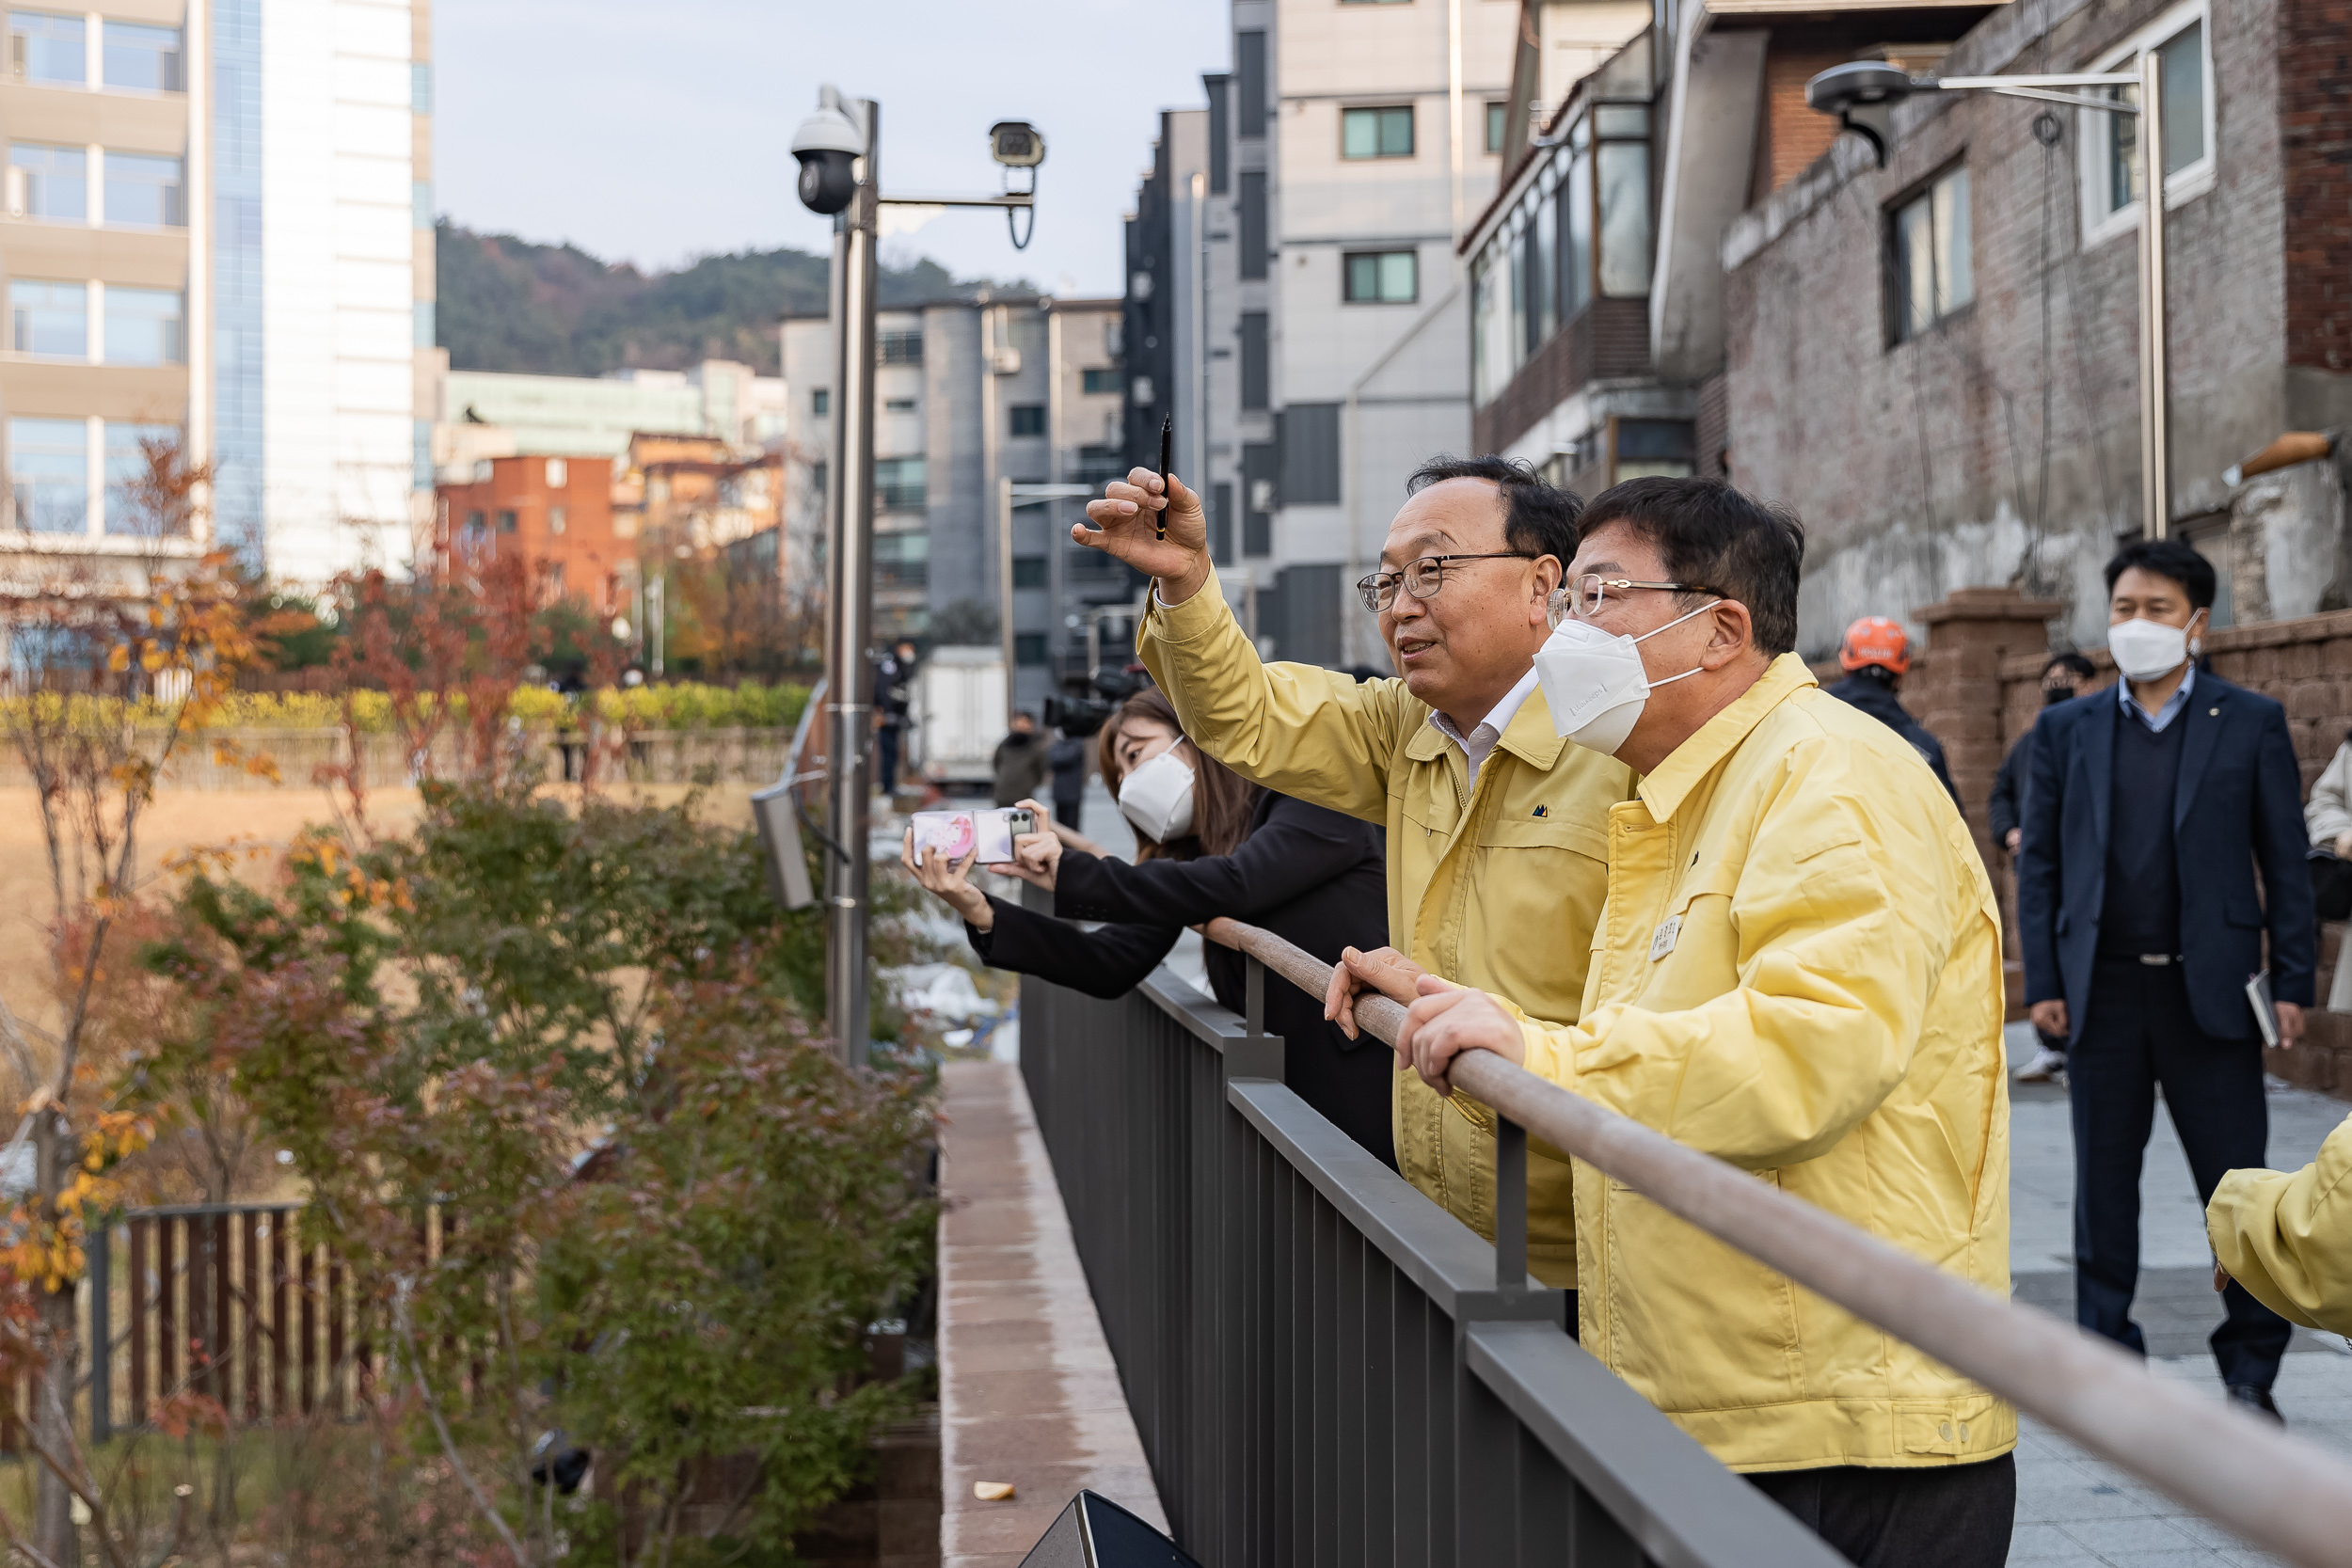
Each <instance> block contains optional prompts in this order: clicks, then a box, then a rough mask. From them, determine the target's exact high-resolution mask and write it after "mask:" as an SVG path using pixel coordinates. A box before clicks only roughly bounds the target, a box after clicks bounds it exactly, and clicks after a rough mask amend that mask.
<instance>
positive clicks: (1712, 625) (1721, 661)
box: [1699, 599, 1756, 670]
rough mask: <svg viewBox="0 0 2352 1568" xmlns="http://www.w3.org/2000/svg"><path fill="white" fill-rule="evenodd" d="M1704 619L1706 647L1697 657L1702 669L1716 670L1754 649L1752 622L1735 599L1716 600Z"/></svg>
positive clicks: (1754, 640) (1754, 625)
mask: <svg viewBox="0 0 2352 1568" xmlns="http://www.w3.org/2000/svg"><path fill="white" fill-rule="evenodd" d="M1710 608H1711V609H1712V610H1713V613H1712V614H1710V615H1709V616H1708V619H1707V626H1708V638H1707V647H1706V649H1705V650H1704V651H1703V652H1701V654H1700V655H1699V664H1700V667H1701V668H1703V669H1708V670H1720V669H1722V668H1723V667H1724V665H1726V664H1730V663H1732V662H1734V661H1735V660H1737V659H1738V658H1740V656H1741V655H1743V654H1745V653H1746V652H1747V651H1748V650H1749V649H1751V648H1753V647H1755V646H1756V623H1755V622H1754V621H1752V620H1751V619H1749V617H1748V607H1747V606H1746V605H1743V604H1741V603H1740V601H1739V600H1737V599H1719V600H1717V601H1716V602H1715V603H1714V605H1713V606H1712V607H1710Z"/></svg>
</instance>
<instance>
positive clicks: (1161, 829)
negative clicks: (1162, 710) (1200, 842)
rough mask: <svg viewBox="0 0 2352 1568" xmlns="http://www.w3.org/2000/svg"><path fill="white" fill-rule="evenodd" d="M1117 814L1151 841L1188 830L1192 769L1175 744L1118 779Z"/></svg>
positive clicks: (1190, 830) (1177, 835)
mask: <svg viewBox="0 0 2352 1568" xmlns="http://www.w3.org/2000/svg"><path fill="white" fill-rule="evenodd" d="M1119 815H1120V816H1123V817H1125V818H1126V819H1127V820H1128V822H1129V823H1130V824H1131V825H1132V826H1133V827H1134V828H1135V830H1136V832H1139V833H1141V834H1142V835H1143V836H1144V837H1146V838H1148V839H1150V840H1151V841H1152V843H1154V844H1166V843H1168V841H1169V840H1170V839H1178V838H1182V837H1184V835H1185V834H1186V833H1188V832H1192V768H1191V765H1189V764H1188V763H1186V762H1185V761H1184V758H1183V757H1181V756H1178V755H1177V754H1176V748H1175V747H1173V746H1170V747H1169V748H1168V750H1167V751H1165V752H1161V753H1160V754H1159V755H1158V756H1155V757H1153V758H1152V760H1151V761H1150V762H1146V763H1139V764H1137V765H1136V769H1135V771H1133V772H1132V773H1129V774H1128V775H1127V776H1126V777H1125V778H1123V779H1121V780H1120V781H1119Z"/></svg>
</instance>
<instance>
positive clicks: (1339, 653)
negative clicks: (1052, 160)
mask: <svg viewBox="0 0 2352 1568" xmlns="http://www.w3.org/2000/svg"><path fill="white" fill-rule="evenodd" d="M1523 13H1524V14H1523ZM1649 15H1650V7H1649V6H1648V5H1647V4H1645V3H1642V0H1630V3H1629V0H1571V3H1565V4H1530V5H1526V6H1524V7H1523V6H1522V5H1521V4H1519V3H1518V0H1338V3H1336V4H1334V3H1333V0H1234V5H1233V8H1232V18H1233V23H1232V24H1233V54H1232V71H1230V73H1225V74H1219V75H1212V76H1208V77H1204V78H1203V85H1204V87H1206V89H1207V94H1208V100H1209V106H1208V109H1207V112H1206V114H1205V116H1204V117H1203V119H1204V125H1203V134H1201V135H1200V136H1199V137H1198V138H1197V144H1196V138H1195V137H1194V136H1193V135H1191V134H1190V133H1189V130H1188V127H1187V126H1186V125H1185V123H1184V119H1185V117H1184V116H1183V115H1169V116H1167V117H1164V119H1163V124H1162V134H1161V137H1160V149H1159V151H1158V155H1157V156H1156V158H1155V161H1154V166H1153V169H1152V175H1151V176H1150V177H1148V178H1147V181H1146V183H1145V187H1144V189H1143V191H1142V192H1140V193H1139V194H1138V197H1137V200H1136V217H1135V219H1134V220H1133V221H1132V222H1131V226H1130V230H1129V268H1128V274H1129V276H1128V303H1129V307H1130V321H1129V325H1128V334H1129V338H1130V342H1131V353H1130V357H1131V360H1132V359H1134V358H1135V357H1136V351H1135V348H1134V341H1135V340H1136V336H1137V333H1138V330H1139V328H1140V330H1141V334H1142V337H1143V338H1144V339H1145V340H1147V341H1148V340H1150V339H1152V338H1162V337H1164V338H1165V340H1166V341H1167V343H1168V345H1170V350H1172V354H1173V356H1174V357H1173V359H1172V361H1171V362H1170V363H1169V364H1168V367H1167V368H1165V369H1164V370H1163V371H1162V372H1161V373H1160V374H1157V375H1146V376H1136V377H1131V380H1130V383H1129V392H1130V398H1131V402H1132V404H1134V406H1132V407H1131V411H1130V417H1129V421H1128V434H1129V449H1128V456H1129V457H1130V459H1131V460H1134V459H1138V458H1139V456H1140V454H1141V452H1142V451H1144V450H1145V443H1147V442H1156V439H1157V432H1158V430H1159V424H1160V420H1161V418H1162V417H1163V416H1164V414H1165V412H1167V411H1168V409H1170V408H1173V409H1174V411H1175V412H1176V415H1177V421H1178V424H1179V426H1180V427H1182V426H1183V425H1184V423H1185V422H1186V419H1187V416H1188V414H1189V416H1190V418H1191V419H1192V420H1194V421H1195V422H1202V423H1205V425H1206V427H1207V429H1206V442H1205V445H1206V453H1205V461H1204V466H1203V467H1202V469H1201V476H1202V478H1203V481H1204V483H1203V485H1202V494H1203V495H1204V496H1205V497H1206V498H1207V499H1209V502H1210V528H1211V543H1212V546H1213V547H1214V548H1215V550H1216V555H1217V560H1218V562H1219V568H1220V577H1221V578H1223V580H1224V583H1225V586H1226V590H1227V592H1228V594H1230V595H1231V596H1232V598H1233V599H1234V601H1235V606H1236V610H1237V611H1238V612H1240V613H1242V614H1243V615H1244V616H1245V618H1246V620H1248V622H1249V624H1251V626H1252V627H1253V629H1254V630H1255V632H1256V633H1257V635H1258V636H1259V638H1260V640H1261V641H1262V642H1263V644H1265V645H1266V646H1267V647H1269V648H1270V649H1271V650H1272V651H1273V653H1274V654H1275V655H1276V656H1277V657H1283V658H1296V659H1306V660H1311V661H1317V662H1323V663H1329V664H1353V663H1371V664H1375V665H1378V664H1380V663H1381V662H1382V660H1383V655H1382V652H1381V649H1380V647H1379V644H1378V641H1377V635H1376V631H1375V628H1374V626H1373V624H1372V621H1371V619H1370V618H1369V617H1367V616H1365V615H1363V614H1362V612H1361V610H1360V609H1359V608H1358V607H1356V606H1355V604H1354V601H1353V599H1352V597H1351V596H1350V594H1349V590H1348V587H1347V584H1348V583H1349V582H1351V581H1352V580H1353V579H1354V578H1357V577H1359V576H1361V575H1362V574H1363V573H1364V572H1366V571H1369V570H1370V569H1371V563H1372V562H1373V561H1374V560H1375V558H1376V557H1377V555H1378V553H1379V548H1380V541H1381V538H1382V536H1383V534H1384V533H1385V532H1386V531H1387V524H1388V519H1389V517H1390V515H1391V514H1392V513H1393V512H1394V511H1395V509H1396V507H1397V505H1398V504H1399V503H1400V502H1401V501H1402V499H1404V485H1405V480H1406V475H1408V474H1409V473H1410V472H1411V471H1412V469H1413V468H1414V467H1416V466H1417V465H1418V464H1419V463H1421V462H1422V460H1423V459H1424V458H1427V457H1429V456H1432V455H1435V454H1437V453H1439V452H1448V451H1452V452H1459V451H1466V450H1468V449H1469V447H1470V437H1471V431H1470V390H1471V388H1470V363H1469V356H1467V355H1465V354H1464V353H1463V343H1464V341H1465V340H1466V337H1467V335H1468V331H1469V319H1470V317H1469V306H1470V301H1469V290H1468V287H1467V282H1466V278H1465V275H1464V267H1463V261H1462V258H1461V255H1460V244H1461V241H1462V239H1463V236H1464V234H1465V233H1466V232H1467V230H1468V229H1469V227H1470V224H1471V223H1472V222H1473V221H1474V220H1475V219H1476V217H1477V216H1478V214H1479V213H1480V212H1481V211H1482V210H1483V209H1484V208H1485V207H1486V205H1487V203H1488V202H1489V201H1490V200H1491V199H1492V197H1493V194H1494V191H1495V187H1496V182H1497V180H1498V178H1499V177H1500V175H1501V173H1502V168H1503V166H1504V163H1505V156H1506V152H1508V153H1510V154H1511V155H1512V156H1513V157H1514V158H1516V155H1517V153H1518V150H1519V149H1522V148H1524V146H1525V145H1526V139H1527V123H1526V122H1527V119H1528V115H1529V112H1530V109H1531V108H1532V107H1534V106H1536V105H1539V104H1541V103H1549V102H1551V101H1553V100H1551V99H1547V98H1546V97H1545V96H1544V89H1545V87H1549V89H1550V91H1551V92H1552V93H1553V94H1554V95H1555V97H1556V94H1557V93H1558V92H1560V91H1564V90H1565V87H1566V85H1567V84H1568V83H1570V82H1573V81H1574V80H1576V79H1577V78H1578V77H1579V76H1581V75H1582V74H1584V73H1585V72H1586V71H1590V70H1591V69H1592V68H1593V67H1594V66H1595V65H1596V64H1597V63H1598V62H1599V61H1600V60H1601V59H1603V58H1606V57H1607V56H1609V55H1612V54H1613V53H1614V52H1615V50H1616V48H1617V47H1618V46H1619V45H1620V44H1621V43H1623V41H1624V40H1626V39H1627V38H1628V37H1630V36H1631V35H1632V34H1634V33H1635V32H1638V31H1639V30H1640V29H1641V28H1642V27H1643V26H1644V25H1645V24H1646V23H1647V21H1648V19H1649ZM1515 71H1516V72H1532V76H1531V78H1530V81H1531V85H1530V86H1529V87H1527V88H1525V89H1524V90H1523V91H1522V92H1521V93H1520V94H1519V97H1518V101H1517V102H1516V103H1515V101H1514V93H1513V86H1512V84H1513V80H1514V74H1515ZM1536 84H1540V85H1536ZM1196 191H1197V192H1198V195H1197V196H1196V194H1195V193H1196ZM1169 282H1173V283H1175V284H1176V285H1177V287H1176V289H1175V290H1174V291H1172V292H1171V290H1170V289H1169V288H1168V286H1167V285H1168V283H1169ZM1187 289H1188V291H1189V297H1188V298H1187V297H1184V296H1185V293H1186V290H1187ZM1195 317H1197V320H1198V327H1197V329H1196V330H1193V331H1187V330H1185V329H1184V321H1185V320H1187V319H1192V318H1195ZM1163 352H1168V350H1164V351H1163ZM1196 359H1197V361H1198V362H1199V365H1200V370H1199V372H1198V375H1197V376H1196V373H1195V372H1194V371H1193V369H1192V368H1191V367H1192V365H1193V363H1194V361H1195V360H1196ZM1184 396H1190V397H1192V398H1194V399H1195V400H1196V402H1197V405H1198V411H1194V410H1193V409H1188V408H1186V407H1183V406H1178V405H1177V404H1175V403H1174V402H1172V401H1170V400H1173V399H1177V398H1180V397H1184ZM1146 405H1152V406H1146Z"/></svg>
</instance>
